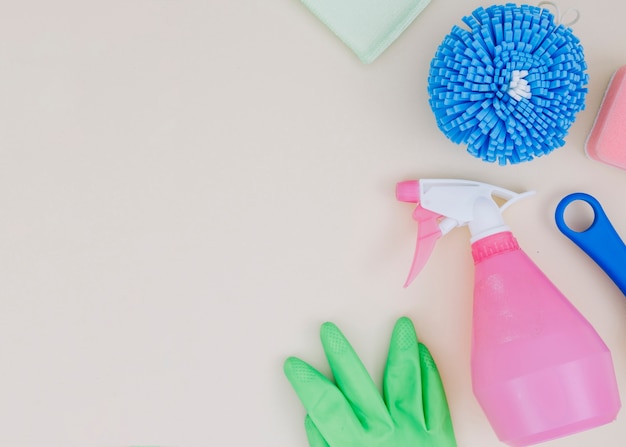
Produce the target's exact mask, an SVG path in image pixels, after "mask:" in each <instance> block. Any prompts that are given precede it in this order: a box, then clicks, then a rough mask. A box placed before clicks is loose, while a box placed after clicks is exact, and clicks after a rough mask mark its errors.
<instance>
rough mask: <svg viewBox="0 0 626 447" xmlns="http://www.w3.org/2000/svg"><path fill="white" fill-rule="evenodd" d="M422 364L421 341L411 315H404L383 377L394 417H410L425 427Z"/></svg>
mask: <svg viewBox="0 0 626 447" xmlns="http://www.w3.org/2000/svg"><path fill="white" fill-rule="evenodd" d="M421 369H422V365H421V356H420V350H419V343H418V341H417V335H416V334H415V328H414V327H413V323H412V322H411V320H410V319H408V318H406V317H402V318H400V319H399V320H398V321H397V322H396V324H395V326H394V328H393V333H392V335H391V342H390V344H389V355H388V357H387V365H386V368H385V375H384V381H383V392H384V396H385V402H386V403H387V406H388V407H389V411H390V413H391V415H392V417H393V418H394V419H395V420H397V419H398V418H402V417H409V418H410V419H411V420H412V421H413V422H415V423H417V424H419V426H421V427H425V425H426V421H425V418H424V410H425V409H424V408H423V405H422V372H421Z"/></svg>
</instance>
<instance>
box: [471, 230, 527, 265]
mask: <svg viewBox="0 0 626 447" xmlns="http://www.w3.org/2000/svg"><path fill="white" fill-rule="evenodd" d="M515 250H519V244H518V243H517V239H515V236H513V233H511V232H510V231H502V232H500V233H496V234H492V235H490V236H487V237H484V238H482V239H478V240H477V241H475V242H474V243H473V244H472V257H473V258H474V264H478V263H479V262H481V261H483V260H485V259H488V258H490V257H492V256H495V255H497V254H499V253H506V252H509V251H515Z"/></svg>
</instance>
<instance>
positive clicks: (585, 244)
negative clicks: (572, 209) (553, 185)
mask: <svg viewBox="0 0 626 447" xmlns="http://www.w3.org/2000/svg"><path fill="white" fill-rule="evenodd" d="M576 200H582V201H584V202H587V203H588V204H589V205H590V206H591V208H592V209H593V212H594V218H593V222H592V223H591V225H590V226H589V228H587V229H586V230H583V231H574V230H572V229H571V228H569V227H568V226H567V224H566V223H565V219H564V218H563V214H564V213H565V209H566V208H567V206H568V205H569V204H571V203H572V202H574V201H576ZM555 219H556V225H557V227H558V228H559V230H561V232H562V233H563V234H564V235H565V236H567V237H568V238H570V239H571V240H572V242H574V243H575V244H576V245H578V246H579V247H580V248H581V249H582V250H583V251H584V252H585V253H587V254H588V255H589V256H590V257H591V259H593V260H594V261H595V262H596V263H597V264H598V265H599V266H600V267H601V268H602V270H604V271H605V272H606V274H607V275H609V277H610V278H611V279H612V280H613V282H614V283H615V284H616V285H617V287H619V289H620V290H621V291H622V293H623V294H624V295H626V245H624V242H623V241H622V239H621V238H620V237H619V235H618V234H617V232H616V231H615V228H613V225H612V224H611V222H610V221H609V219H608V217H607V216H606V214H605V213H604V210H603V209H602V206H601V205H600V202H598V201H597V200H596V199H595V198H594V197H593V196H590V195H589V194H585V193H582V192H577V193H574V194H570V195H568V196H566V197H564V198H563V199H562V200H561V201H560V202H559V204H558V205H557V207H556V213H555Z"/></svg>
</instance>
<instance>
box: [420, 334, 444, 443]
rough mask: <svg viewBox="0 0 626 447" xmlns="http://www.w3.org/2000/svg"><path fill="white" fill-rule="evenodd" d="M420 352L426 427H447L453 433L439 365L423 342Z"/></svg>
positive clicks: (429, 428) (430, 428)
mask: <svg viewBox="0 0 626 447" xmlns="http://www.w3.org/2000/svg"><path fill="white" fill-rule="evenodd" d="M419 354H420V363H421V365H422V368H421V371H422V396H423V397H422V401H423V406H424V415H425V418H426V428H427V429H428V430H432V429H435V428H447V429H449V430H450V433H451V432H452V420H451V419H450V409H449V408H448V400H447V399H446V392H445V390H444V387H443V382H442V381H441V376H440V375H439V370H438V369H437V365H436V364H435V361H434V360H433V357H432V355H431V354H430V351H429V350H428V348H427V347H426V346H425V345H423V344H422V343H420V344H419Z"/></svg>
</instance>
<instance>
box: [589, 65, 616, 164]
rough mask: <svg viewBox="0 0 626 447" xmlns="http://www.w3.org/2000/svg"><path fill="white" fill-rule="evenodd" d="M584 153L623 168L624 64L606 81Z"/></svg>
mask: <svg viewBox="0 0 626 447" xmlns="http://www.w3.org/2000/svg"><path fill="white" fill-rule="evenodd" d="M585 152H587V155H588V156H589V157H590V158H593V159H594V160H598V161H601V162H603V163H607V164H609V165H612V166H617V167H618V168H622V169H626V65H625V66H623V67H621V68H619V69H618V70H617V71H616V72H615V74H614V75H613V77H612V78H611V80H610V82H609V86H608V88H607V90H606V93H605V94H604V99H603V100H602V104H601V105H600V110H599V112H598V116H596V121H595V123H594V124H593V127H592V128H591V132H590V133H589V136H588V137H587V142H586V143H585Z"/></svg>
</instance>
